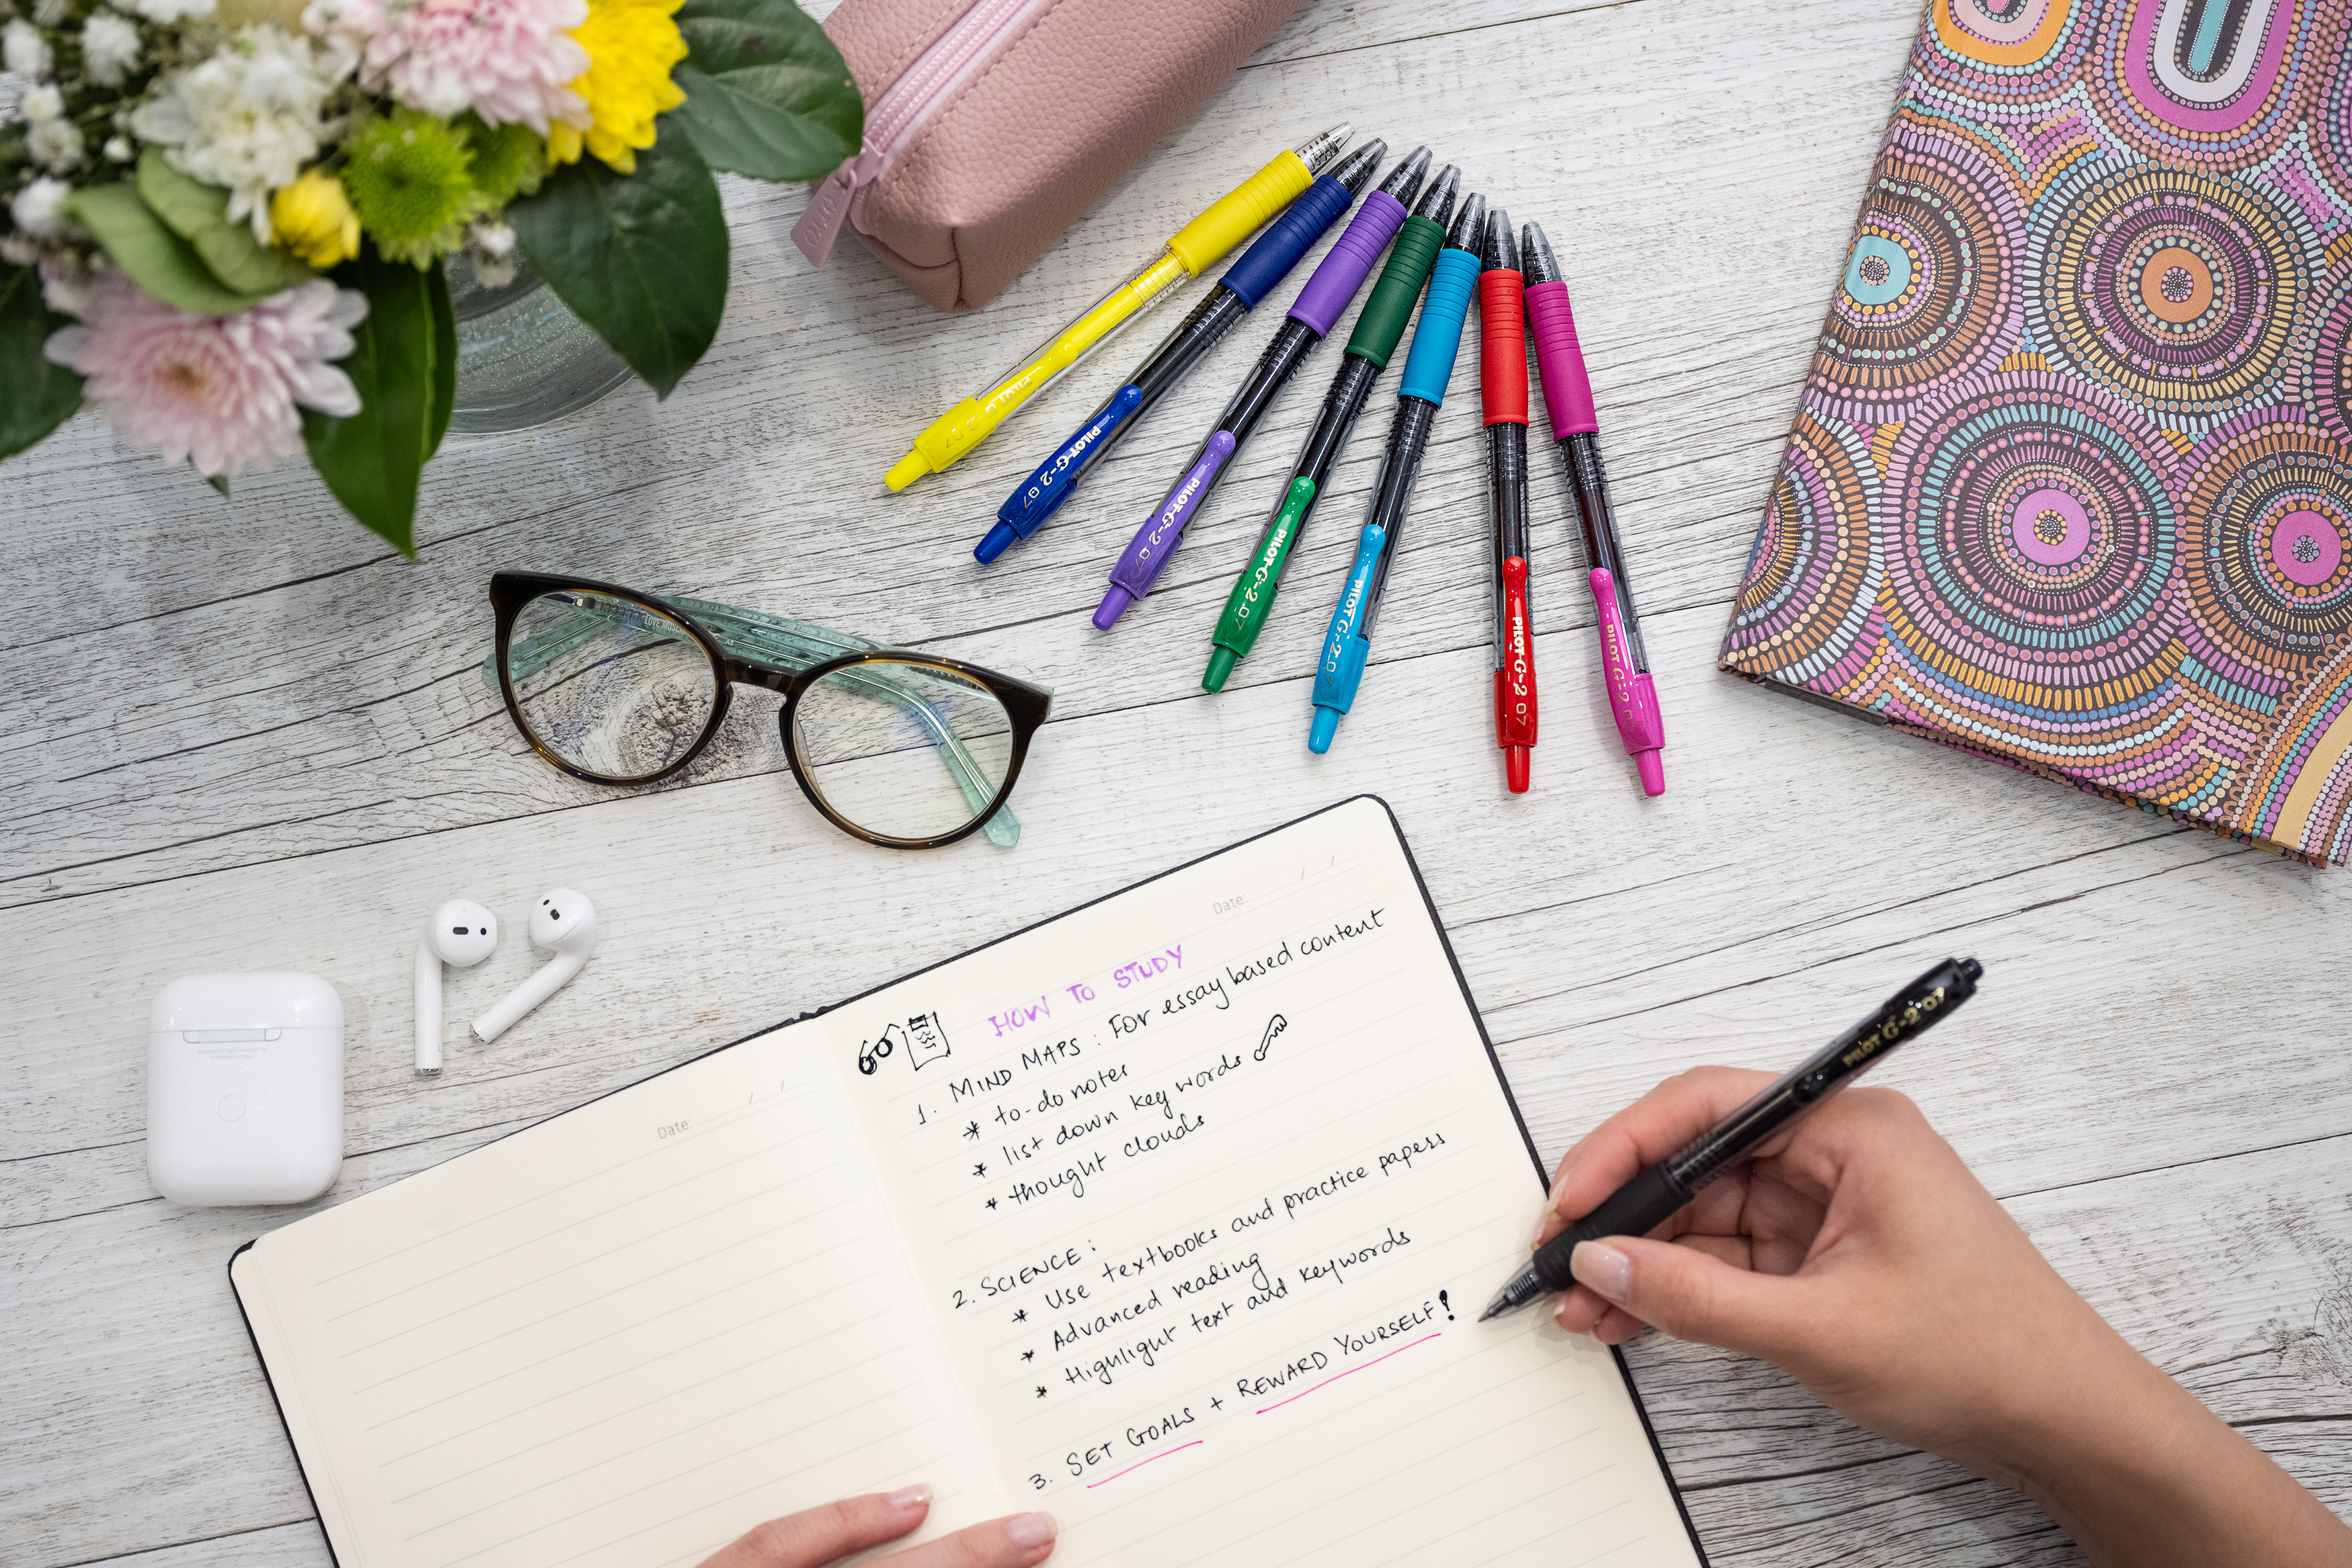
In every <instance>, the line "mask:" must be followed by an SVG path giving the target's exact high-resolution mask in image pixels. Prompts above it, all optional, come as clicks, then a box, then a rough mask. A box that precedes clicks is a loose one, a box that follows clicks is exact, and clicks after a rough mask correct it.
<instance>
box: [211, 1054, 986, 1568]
mask: <svg viewBox="0 0 2352 1568" xmlns="http://www.w3.org/2000/svg"><path fill="white" fill-rule="evenodd" d="M798 1046H799V1041H798V1039H797V1031H793V1030H785V1031H782V1032H781V1033H779V1034H777V1035H774V1036H771V1037H768V1038H766V1039H763V1040H754V1041H751V1042H750V1043H748V1044H745V1045H742V1046H739V1047H737V1048H736V1049H734V1050H732V1051H723V1052H720V1053H719V1054H717V1055H714V1056H710V1057H706V1058H704V1059H703V1060H701V1061H697V1062H693V1063H690V1064H688V1065H687V1066H685V1067H682V1068H679V1069H677V1071H671V1072H667V1073H665V1074H663V1075H661V1076H660V1077H657V1078H655V1079H652V1080H650V1081H648V1082H645V1083H642V1084H639V1085H637V1086H636V1087H635V1088H633V1089H630V1090H627V1091H625V1092H622V1093H619V1094H616V1095H614V1096H610V1097H608V1098H606V1099H604V1100H600V1101H597V1102H595V1103H593V1104H590V1105H587V1106H585V1107H583V1108H582V1109H580V1110H578V1111H574V1112H572V1113H569V1114H567V1115H563V1116H560V1117H557V1118H555V1119H554V1120H552V1121H550V1122H547V1123H543V1124H541V1125H539V1126H537V1127H533V1128H531V1129H529V1130H528V1131H525V1132H523V1133H520V1134H515V1135H514V1136H512V1137H509V1138H506V1139H503V1140H501V1141H499V1142H498V1143H495V1144H492V1145H488V1146H487V1147H485V1148H483V1149H480V1150H478V1151H476V1152H475V1153H473V1154H470V1155H465V1156H463V1157H461V1158H459V1159H457V1160H456V1161H453V1162H451V1163H450V1164H447V1165H445V1166H439V1167H437V1168H436V1169H434V1170H430V1171H426V1172H425V1173H423V1174H422V1175H419V1176H412V1177H410V1178H409V1179H407V1180H405V1181H402V1182H399V1183H396V1184H394V1185H393V1186H388V1187H385V1188H383V1189H381V1190H379V1191H377V1192H374V1193H371V1194H368V1195H366V1196H364V1197H358V1198H355V1199H353V1200H352V1201H351V1202H349V1203H346V1204H343V1205H341V1206H339V1207H335V1208H331V1209H329V1210H327V1211H326V1212H324V1213H322V1214H320V1215H317V1216H314V1217H312V1218H308V1219H304V1220H302V1221H301V1222H299V1223H298V1224H296V1225H292V1226H289V1227H288V1228H284V1229H281V1230H278V1231H274V1232H272V1233H270V1234H269V1235H268V1236H265V1237H263V1238H262V1239H260V1240H259V1241H258V1242H257V1243H256V1244H255V1246H254V1247H253V1248H252V1249H249V1250H247V1251H245V1252H243V1253H241V1254H240V1255H239V1256H238V1258H237V1259H236V1263H235V1265H234V1267H233V1269H232V1278H233V1280H234V1282H235V1284H236V1289H237V1292H238V1295H239V1297H240V1299H241V1300H242V1301H243V1302H244V1304H245V1307H246V1312H247V1318H248V1320H249V1321H250V1322H251V1323H252V1326H253V1330H254V1334H255V1338H256V1340H257V1343H258V1344H259V1346H260V1348H261V1351H262V1354H263V1357H264V1359H265V1361H266V1363H267V1364H268V1368H269V1372H270V1375H271V1380H272V1383H273V1385H274V1387H275V1389H276V1391H277V1394H278V1402H279V1404H280V1406H281V1407H282V1409H283V1410H284V1412H285V1415H286V1418H287V1423H288V1426H289V1429H290V1430H291V1432H292V1434H293V1437H294V1441H295V1447H296V1451H297V1453H298V1454H299V1457H300V1458H301V1460H302V1463H303V1469H304V1473H305V1476H306V1478H307V1479H308V1480H309V1482H310V1488H311V1491H312V1494H313V1496H314V1497H315V1498H316V1500H317V1502H318V1506H319V1511H320V1517H321V1519H322V1520H323V1521H324V1522H325V1524H326V1527H327V1532H328V1535H329V1538H330V1541H331V1543H332V1545H333V1547H334V1550H335V1552H336V1554H337V1557H338V1558H339V1560H340V1561H341V1563H342V1564H343V1568H394V1565H397V1568H619V1565H622V1564H627V1565H629V1568H670V1565H675V1564H689V1563H696V1562H698V1561H699V1560H700V1559H701V1558H702V1557H703V1556H704V1555H706V1554H707V1553H709V1552H711V1551H713V1550H715V1549H716V1548H717V1547H719V1545H721V1544H723V1543H724V1542H727V1541H730V1540H731V1539H733V1538H734V1537H735V1536H737V1535H739V1534H740V1533H741V1532H742V1531H745V1530H746V1529H748V1528H750V1527H751V1525H753V1524H755V1523H757V1522H758V1521H761V1520H762V1519H766V1518H770V1517H772V1516H774V1515H777V1514H781V1513H786V1512H791V1511H794V1510H797V1509H801V1508H806V1507H810V1506H813V1505H814V1504H817V1503H820V1502H824V1501H826V1500H830V1499H832V1498H835V1497H839V1496H844V1495H846V1494H849V1493H854V1492H862V1491H873V1490H887V1489H888V1488H891V1487H894V1486H897V1485H899V1484H902V1483H903V1482H905V1481H908V1480H910V1479H927V1480H929V1481H930V1482H931V1483H932V1485H933V1486H935V1487H936V1488H937V1489H939V1491H940V1500H939V1502H938V1504H937V1505H936V1506H935V1507H934V1509H933V1511H932V1515H931V1519H932V1521H933V1522H932V1524H931V1525H930V1526H929V1527H927V1528H928V1529H929V1531H930V1532H931V1533H937V1532H938V1531H940V1530H941V1529H944V1528H947V1527H949V1526H951V1525H955V1524H961V1523H968V1522H971V1521H973V1520H977V1519H982V1518H985V1517H987V1516H989V1515H991V1514H993V1513H995V1512H996V1511H998V1510H997V1506H996V1500H995V1497H994V1495H993V1492H994V1489H993V1488H992V1487H991V1486H990V1485H989V1483H988V1481H987V1479H986V1477H985V1475H984V1472H983V1471H982V1469H981V1467H980V1465H979V1463H978V1461H977V1459H976V1458H975V1455H974V1448H973V1443H972V1438H971V1433H970V1430H969V1427H968V1426H967V1424H966V1422H965V1420H964V1418H963V1416H962V1415H961V1412H960V1411H959V1409H958V1407H957V1405H956V1403H955V1400H954V1397H953V1395H952V1392H951V1386H950V1381H949V1379H948V1377H947V1375H946V1374H945V1372H944V1370H943V1368H942V1367H941V1365H940V1359H939V1354H938V1348H937V1345H936V1343H935V1342H934V1340H933V1339H932V1336H931V1331H930V1330H929V1327H928V1326H927V1325H926V1323H925V1322H924V1320H923V1317H922V1314H921V1313H920V1312H919V1310H918V1308H917V1307H916V1304H915V1300H914V1296H913V1293H912V1286H911V1283H910V1281H909V1280H908V1274H907V1270H906V1267H905V1264H904V1263H903V1261H902V1260H901V1256H900V1253H899V1251H898V1248H897V1247H896V1246H895V1245H894V1244H893V1242H892V1240H891V1237H890V1228H889V1226H888V1224H887V1221H886V1220H885V1218H884V1217H883V1216H882V1214H881V1212H880V1210H879V1208H878V1207H877V1197H876V1193H875V1191H874V1188H873V1186H872V1184H871V1183H870V1182H869V1181H868V1180H867V1178H866V1173H865V1168H864V1165H863V1162H862V1161H861V1159H860V1158H859V1156H858V1154H857V1150H856V1144H855V1140H854V1139H853V1137H852V1136H851V1135H850V1134H849V1133H848V1131H847V1129H846V1126H845V1118H844V1113H843V1110H842V1107H841V1106H840V1104H839V1103H838V1101H837V1098H836V1091H835V1087H834V1085H833V1083H832V1082H831V1081H830V1079H829V1078H828V1076H827V1075H826V1073H825V1072H824V1071H823V1070H822V1069H821V1068H818V1067H817V1066H816V1064H815V1062H814V1059H813V1058H812V1057H811V1056H810V1054H809V1053H808V1052H807V1051H805V1050H803V1049H799V1048H798ZM795 1063H797V1064H798V1066H797V1070H796V1069H795V1067H794V1065H793V1064H795Z"/></svg>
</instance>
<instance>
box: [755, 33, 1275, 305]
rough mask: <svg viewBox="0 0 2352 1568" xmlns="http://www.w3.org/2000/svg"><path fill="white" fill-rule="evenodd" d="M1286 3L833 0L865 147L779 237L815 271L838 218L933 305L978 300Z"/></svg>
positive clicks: (1130, 159) (1105, 185)
mask: <svg viewBox="0 0 2352 1568" xmlns="http://www.w3.org/2000/svg"><path fill="white" fill-rule="evenodd" d="M1297 4H1298V0H1163V3H1161V4H1155V5H1141V4H1138V3H1137V0H844V4H843V5H842V6H841V7H840V9H838V10H836V11H835V12H834V13H833V15H832V16H829V17H827V18H826V20H825V23H824V30H825V32H826V33H827V34H828V35H829V36H830V37H832V39H833V41H834V44H835V47H838V48H839V49H840V50H841V53H842V57H843V58H844V59H845V60H846V61H847V62H848V63H849V70H850V74H851V75H852V76H853V77H855V78H856V80H857V87H858V90H859V92H860V93H862V94H863V95H864V97H865V99H866V141H865V145H864V146H863V147H862V148H860V149H859V151H858V152H857V154H856V156H855V157H853V158H851V159H850V160H849V161H848V162H845V163H844V164H843V165H842V166H841V167H840V168H838V169H836V170H835V171H834V172H833V173H832V174H831V175H829V176H827V177H826V179H825V180H824V181H823V182H822V183H820V184H819V185H818V186H817V189H816V192H815V193H814V195H813V196H812V197H811V198H810V201H809V206H808V211H807V212H806V213H805V214H803V215H802V217H801V221H800V222H799V224H797V225H795V226H794V227H793V241H794V243H795V244H797V245H798V246H800V248H801V250H802V251H803V253H805V254H806V255H807V256H808V258H809V259H810V260H811V261H812V262H814V263H815V264H816V265H817V266H819V267H823V266H824V264H825V260H826V258H827V257H828V256H831V255H832V254H833V247H834V245H835V241H836V240H837V239H838V238H839V237H840V235H841V234H842V232H843V230H844V229H846V230H847V231H849V232H850V233H853V234H855V235H856V236H857V237H858V238H859V239H860V240H863V241H864V242H865V244H866V249H868V250H870V251H872V252H873V253H874V254H875V255H876V256H878V257H880V258H881V261H882V264H883V265H884V266H885V267H888V268H889V269H890V270H891V271H893V272H895V273H897V274H898V276H899V277H902V278H904V279H906V281H907V286H908V287H910V288H912V289H913V290H914V291H915V292H916V293H917V294H919V295H921V296H922V297H923V298H925V299H927V300H929V301H930V302H931V303H932V304H933V305H936V306H938V307H939V308H940V309H942V310H969V309H971V308H975V307H977V306H981V305H985V304H986V303H988V301H990V300H991V299H993V298H996V296H997V295H998V294H1000V293H1002V292H1003V289H1004V287H1005V285H1007V284H1009V283H1011V282H1012V281H1013V279H1014V278H1015V277H1019V276H1020V275H1021V271H1022V269H1023V268H1024V267H1027V266H1028V265H1029V264H1030V263H1031V262H1033V261H1034V260H1035V259H1037V257H1038V256H1039V255H1041V254H1042V253H1043V252H1044V251H1045V247H1046V246H1049V245H1052V244H1053V243H1054V242H1055V240H1056V239H1059V238H1060V237H1061V235H1062V231H1063V230H1065V229H1066V228H1068V227H1069V226H1070V225H1071V224H1073V223H1075V222H1076V220H1077V218H1078V216H1079V214H1082V213H1084V212H1085V211H1086V210H1087V208H1088V207H1090V206H1092V205H1093V204H1095V202H1096V200H1097V198H1099V197H1100V196H1101V195H1102V193H1104V192H1106V191H1108V190H1109V189H1110V187H1111V186H1112V185H1113V184H1114V183H1117V181H1118V178H1119V176H1120V175H1122V174H1124V173H1126V172H1127V171H1128V170H1129V169H1130V168H1132V167H1133V166H1134V164H1135V163H1136V162H1137V160H1139V159H1140V158H1141V157H1142V156H1143V155H1144V153H1146V152H1150V150H1151V149H1152V148H1153V147H1154V146H1155V145H1157V144H1158V143H1159V142H1160V140H1161V139H1162V138H1163V137H1165V136H1166V135H1167V134H1168V133H1169V132H1170V131H1173V130H1175V129H1176V127H1177V126H1178V125H1179V124H1181V122H1182V121H1183V119H1184V117H1185V116H1186V115H1188V114H1190V113H1191V112H1192V110H1193V109H1194V108H1195V107H1196V106H1197V105H1198V104H1199V103H1200V102H1201V100H1202V99H1205V98H1207V97H1208V96H1209V94H1210V93H1211V92H1213V91H1214V90H1215V89H1216V88H1217V86H1218V84H1219V83H1221V82H1223V80H1224V79H1225V78H1226V77H1228V76H1230V75H1231V74H1233V71H1234V68H1236V67H1238V66H1239V65H1240V64H1241V63H1242V61H1243V60H1244V59H1246V58H1248V57H1249V54H1250V51H1251V50H1253V49H1255V48H1256V47H1258V46H1259V45H1260V44H1262V43H1264V42H1265V40H1266V39H1267V38H1268V37H1272V36H1273V34H1274V30H1275V28H1276V27H1277V26H1280V25H1281V23H1282V20H1283V18H1284V17H1286V16H1289V15H1290V13H1291V12H1292V11H1293V10H1295V9H1296V8H1297ZM1206 194H1213V193H1206ZM1206 194H1204V198H1203V199H1204V201H1205V199H1206Z"/></svg>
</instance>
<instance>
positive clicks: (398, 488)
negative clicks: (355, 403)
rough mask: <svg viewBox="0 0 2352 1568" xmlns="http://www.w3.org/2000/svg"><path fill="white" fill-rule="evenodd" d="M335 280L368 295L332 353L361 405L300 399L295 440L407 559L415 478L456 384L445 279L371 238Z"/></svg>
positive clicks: (351, 508)
mask: <svg viewBox="0 0 2352 1568" xmlns="http://www.w3.org/2000/svg"><path fill="white" fill-rule="evenodd" d="M335 281H336V282H337V283H339V284H341V286H342V287H346V288H356V289H358V290H359V291H360V292H361V293H362V294H364V295H366V296H367V301H368V313H367V319H366V320H364V321H362V322H361V323H360V324H359V325H358V326H357V327H355V328H353V329H352V338H353V339H355V340H357V343H358V346H357V347H356V348H354V349H353V350H352V353H351V355H350V357H349V358H347V359H345V360H343V361H341V366H342V371H343V373H344V374H345V375H347V376H349V377H351V378H352V385H353V386H354V387H356V388H358V389H359V394H360V411H359V413H355V414H352V416H351V417H350V418H348V419H337V418H334V417H332V416H331V415H328V414H323V413H319V412H318V411H317V410H316V409H307V408H306V409H304V410H303V411H302V440H303V442H304V443H305V444H307V445H308V446H309V447H310V465H311V466H312V467H314V468H316V469H317V470H318V471H319V477H320V478H321V479H323V480H325V481H326V483H327V488H328V489H330V490H332V491H333V492H334V493H335V499H337V500H338V501H341V503H342V504H343V508H344V510H346V511H348V512H350V513H351V515H352V517H357V518H358V519H359V520H360V522H361V523H362V525H363V526H364V527H366V528H372V529H373V530H374V531H375V532H377V533H379V534H381V535H383V537H384V538H386V539H387V540H389V541H390V542H391V543H392V545H393V546H394V549H398V550H399V551H400V553H401V554H403V555H404V556H406V557H408V558H409V559H411V560H414V559H416V542H415V526H416V486H417V479H418V476H420V475H421V474H422V473H423V472H424V469H425V459H426V458H428V457H430V456H432V455H433V453H434V449H435V448H436V447H437V446H438V445H439V444H440V442H441V433H442V431H444V430H446V428H447V427H448V423H449V410H448V400H449V395H450V391H449V389H450V388H451V387H452V386H453V385H454V384H455V383H454V380H453V378H454V376H455V373H456V360H457V323H456V320H455V319H454V318H452V317H451V316H450V315H449V285H448V281H447V279H446V278H445V277H442V275H441V264H440V263H439V262H437V261H436V262H435V263H434V264H433V265H432V266H431V267H428V268H426V269H425V270H423V271H419V270H417V269H416V268H415V267H411V266H409V265H408V264H407V263H405V262H394V261H386V260H385V259H384V258H383V256H381V255H379V254H378V253H377V251H376V248H375V246H373V244H370V245H368V246H365V247H364V248H363V250H362V253H361V256H360V258H359V259H358V260H357V261H354V262H349V263H346V264H345V265H344V266H342V267H338V268H337V269H336V271H335ZM444 361H447V362H446V363H445V362H444Z"/></svg>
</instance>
